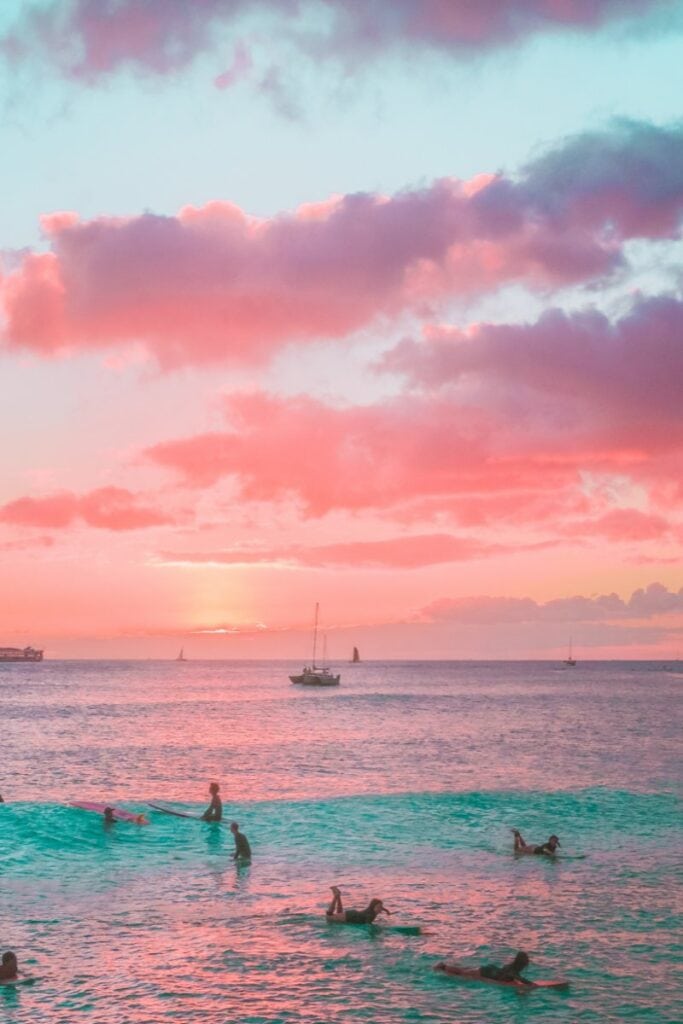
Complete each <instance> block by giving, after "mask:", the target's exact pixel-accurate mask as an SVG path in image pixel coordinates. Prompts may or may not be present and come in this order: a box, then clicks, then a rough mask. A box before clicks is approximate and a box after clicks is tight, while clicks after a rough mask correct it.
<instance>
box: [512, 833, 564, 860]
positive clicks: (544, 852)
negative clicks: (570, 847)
mask: <svg viewBox="0 0 683 1024" xmlns="http://www.w3.org/2000/svg"><path fill="white" fill-rule="evenodd" d="M512 834H513V836H514V837H515V853H530V854H536V856H537V857H543V856H545V857H554V856H555V855H556V853H557V847H558V846H560V845H561V844H560V840H559V839H558V838H557V836H554V835H553V836H550V838H549V839H548V841H547V842H546V843H542V844H541V845H540V846H528V845H527V844H526V843H525V842H524V840H523V839H522V837H521V835H520V833H519V831H518V830H517V829H516V828H513V829H512Z"/></svg>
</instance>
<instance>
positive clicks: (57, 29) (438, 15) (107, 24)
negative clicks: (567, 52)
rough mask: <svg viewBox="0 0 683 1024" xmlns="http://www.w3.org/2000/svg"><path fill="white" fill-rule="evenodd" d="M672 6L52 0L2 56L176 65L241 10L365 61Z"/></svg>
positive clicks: (430, 0) (496, 41) (69, 70)
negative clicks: (405, 50)
mask: <svg viewBox="0 0 683 1024" xmlns="http://www.w3.org/2000/svg"><path fill="white" fill-rule="evenodd" d="M671 6H672V4H671V2H670V0H570V2H564V0H561V2H558V0H477V2H476V3H475V2H472V3H459V2H458V3H456V2H454V0H373V2H372V3H370V2H359V0H317V2H316V0H312V2H311V3H310V4H302V3H299V2H298V0H201V2H198V0H195V2H185V0H145V2H144V3H141V2H140V0H117V2H116V3H104V2H103V0H52V2H48V3H47V4H43V5H41V6H40V7H35V6H34V7H29V8H28V9H27V10H25V11H22V12H21V14H20V15H19V17H18V19H17V21H16V23H15V25H14V26H13V27H12V28H11V29H10V30H9V31H8V32H7V33H6V34H5V36H4V37H3V38H0V53H2V52H4V54H5V55H6V57H8V58H11V59H13V60H15V61H17V60H20V59H22V58H24V59H25V58H27V57H29V56H32V55H36V56H40V57H42V59H43V60H46V61H49V62H50V63H51V64H52V65H53V66H56V67H57V68H58V69H59V70H60V71H61V72H62V73H63V74H65V75H68V76H70V77H73V78H78V79H81V80H84V81H86V82H95V81H97V80H99V79H100V78H102V77H103V76H105V75H107V74H110V73H112V72H114V71H116V70H117V69H119V68H120V67H126V68H133V69H135V70H138V71H145V72H147V73H151V74H158V75H165V74H171V73H173V72H177V71H178V70H181V69H182V68H184V67H186V66H187V65H188V64H190V63H191V62H192V61H193V60H194V58H195V57H196V56H197V55H198V54H200V53H203V52H206V51H209V50H212V49H214V48H215V47H216V45H217V43H218V41H219V40H221V41H223V40H224V38H225V36H226V35H228V36H229V35H231V34H233V33H234V32H235V31H238V30H239V29H240V27H241V19H242V18H243V16H244V15H253V14H260V15H265V16H266V17H267V18H268V17H269V18H270V19H271V21H270V22H267V23H266V25H267V27H268V28H269V29H270V31H271V32H277V34H278V37H282V36H286V37H287V38H288V39H289V41H290V43H291V44H292V45H293V46H294V47H295V48H296V47H299V48H300V49H301V51H303V52H305V53H306V54H307V55H308V56H309V57H312V58H313V59H314V60H316V59H318V60H319V59H329V58H330V57H334V56H337V57H341V58H342V59H344V60H346V61H349V60H353V61H354V62H356V63H360V62H363V61H369V60H371V59H373V58H376V57H377V56H378V55H380V54H381V53H382V52H385V51H389V50H392V49H395V48H411V49H412V50H415V49H416V48H421V49H427V50H430V49H437V50H440V51H442V52H444V53H449V54H455V55H463V54H466V53H468V52H474V53H476V52H481V51H482V50H487V49H492V48H495V47H499V46H504V45H509V44H510V43H513V42H517V41H520V40H523V39H525V38H527V37H529V36H534V35H537V34H538V33H541V32H548V31H566V30H573V31H577V30H582V31H588V30H591V29H594V28H597V27H599V26H601V25H603V24H606V23H608V22H611V21H622V20H624V19H626V18H637V17H639V18H642V17H643V16H644V15H646V14H648V13H649V12H650V11H655V10H657V9H658V8H659V9H661V10H663V11H666V10H667V8H670V7H671ZM310 15H313V18H312V19H311V17H310ZM314 25H316V26H318V29H317V31H314V30H313V28H312V26H314ZM323 25H324V26H325V27H322V26H323Z"/></svg>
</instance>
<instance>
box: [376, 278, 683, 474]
mask: <svg viewBox="0 0 683 1024" xmlns="http://www.w3.org/2000/svg"><path fill="white" fill-rule="evenodd" d="M682 336H683V300H681V299H678V298H673V297H656V298H649V299H640V300H639V301H636V302H635V303H634V305H633V307H632V309H631V311H630V312H629V313H628V314H626V315H625V316H623V317H622V318H621V319H620V320H617V321H616V322H615V323H612V322H610V321H609V320H608V319H607V317H605V316H604V315H603V314H601V313H598V312H595V311H590V312H583V313H574V314H565V313H563V312H562V311H561V310H558V309H553V310H549V311H547V312H546V313H544V314H543V315H542V316H541V317H540V319H539V320H538V321H537V322H536V323H534V324H519V325H509V324H500V325H495V324H478V325H475V326H474V327H471V328H469V329H467V330H460V329H457V328H451V327H435V328H427V329H426V330H425V336H424V338H423V339H422V340H421V341H419V342H417V341H411V340H405V341H403V342H401V343H400V344H399V345H398V346H397V347H396V348H395V349H394V350H393V351H392V352H390V353H389V354H388V355H387V356H386V357H385V358H384V360H383V362H382V365H383V367H384V368H385V369H389V370H394V371H399V372H402V373H404V374H405V375H406V376H407V377H408V379H409V380H410V381H411V382H412V383H414V384H417V385H420V386H422V387H424V388H426V389H427V390H432V389H437V390H439V389H440V388H446V389H448V388H450V387H452V386H453V385H455V384H457V385H458V387H459V388H460V390H461V391H462V390H463V389H464V390H465V392H466V393H471V394H478V395H479V396H480V399H481V400H482V401H483V402H484V403H485V404H486V407H487V408H488V409H489V410H490V411H491V412H493V411H494V410H495V409H497V410H498V411H499V413H500V414H501V415H506V416H507V415H510V414H514V411H515V408H516V407H519V410H520V415H522V416H523V417H524V418H525V420H526V422H527V424H529V423H530V422H531V421H532V420H533V419H536V420H537V421H540V420H542V421H544V422H545V423H546V429H547V441H548V443H547V444H540V443H539V446H538V449H537V451H538V454H541V453H542V452H543V451H546V452H548V453H550V452H551V451H554V452H555V453H556V454H557V455H558V456H559V457H562V453H563V452H566V451H567V450H568V445H567V441H569V442H570V445H573V447H574V449H575V450H576V451H577V453H578V452H580V451H583V452H586V451H587V446H588V445H592V446H593V450H594V454H595V455H597V456H598V458H599V456H600V451H601V450H605V451H606V450H611V451H613V452H615V453H616V451H617V450H618V451H620V452H621V457H622V459H623V460H624V461H625V462H629V461H630V462H632V463H636V462H638V461H644V460H645V458H646V457H647V456H652V455H655V454H663V455H664V454H666V453H672V452H678V457H679V458H680V445H681V442H683V416H682V415H681V384H680V382H681V380H683V346H682V345H681V343H680V339H681V337H682ZM522 406H524V411H522V409H521V407H522ZM563 438H564V441H563ZM569 450H571V449H569ZM674 458H675V456H674ZM651 468H652V467H649V468H648V467H643V471H644V472H645V473H646V474H647V473H648V472H649V470H650V469H651ZM671 470H672V471H673V472H671V473H670V474H668V476H669V479H679V476H677V475H676V473H675V470H674V467H673V466H671Z"/></svg>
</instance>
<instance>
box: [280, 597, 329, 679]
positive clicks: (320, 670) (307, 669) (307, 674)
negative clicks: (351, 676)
mask: <svg viewBox="0 0 683 1024" xmlns="http://www.w3.org/2000/svg"><path fill="white" fill-rule="evenodd" d="M319 607H320V606H319V604H318V603H317V602H316V605H315V623H314V625H313V660H312V662H311V664H310V665H304V667H303V669H302V671H301V673H300V674H299V675H297V676H290V677H289V678H290V679H291V681H292V682H293V683H299V684H300V685H301V686H339V679H340V678H341V677H340V675H339V674H337V675H335V674H334V673H333V672H331V671H330V669H329V668H328V667H327V665H326V664H325V660H326V659H325V654H324V652H323V663H322V665H321V666H318V665H316V654H317V648H318V611H319Z"/></svg>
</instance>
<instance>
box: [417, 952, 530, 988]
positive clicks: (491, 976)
mask: <svg viewBox="0 0 683 1024" xmlns="http://www.w3.org/2000/svg"><path fill="white" fill-rule="evenodd" d="M528 966H529V957H528V956H527V954H526V953H524V952H522V950H520V951H519V953H517V955H516V956H515V958H514V960H511V961H510V963H509V964H504V965H503V967H499V966H498V964H484V966H483V967H474V968H471V969H470V968H467V967H460V966H459V964H448V963H445V962H444V961H442V962H441V963H440V964H437V965H436V967H435V968H434V970H435V971H443V973H444V974H454V975H456V976H457V977H460V978H474V979H481V980H485V981H501V982H505V983H507V984H508V985H530V986H533V984H534V982H533V981H529V979H528V978H524V977H522V974H521V973H520V972H521V971H523V970H524V968H525V967H528Z"/></svg>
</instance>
